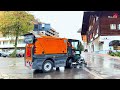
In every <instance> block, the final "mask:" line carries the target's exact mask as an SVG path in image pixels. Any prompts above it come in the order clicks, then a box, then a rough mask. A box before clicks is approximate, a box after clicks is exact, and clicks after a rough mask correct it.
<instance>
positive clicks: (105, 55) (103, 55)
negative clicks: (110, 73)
mask: <svg viewBox="0 0 120 90" xmlns="http://www.w3.org/2000/svg"><path fill="white" fill-rule="evenodd" d="M83 53H87V54H93V55H98V56H102V57H109V58H113V59H118V60H120V57H117V56H110V55H108V54H98V53H91V52H83Z"/></svg>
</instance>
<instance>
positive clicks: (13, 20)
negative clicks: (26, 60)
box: [0, 11, 34, 57]
mask: <svg viewBox="0 0 120 90" xmlns="http://www.w3.org/2000/svg"><path fill="white" fill-rule="evenodd" d="M33 20H34V16H33V15H31V14H30V13H29V12H26V11H2V12H0V32H1V33H2V34H3V36H5V37H14V38H15V44H14V48H15V50H14V52H13V56H14V57H15V56H16V50H17V41H18V38H19V36H21V35H23V34H26V33H28V32H29V31H30V30H32V29H33V23H32V21H33Z"/></svg>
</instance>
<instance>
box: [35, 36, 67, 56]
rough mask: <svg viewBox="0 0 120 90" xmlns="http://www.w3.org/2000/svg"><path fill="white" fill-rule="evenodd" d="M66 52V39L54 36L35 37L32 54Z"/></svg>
mask: <svg viewBox="0 0 120 90" xmlns="http://www.w3.org/2000/svg"><path fill="white" fill-rule="evenodd" d="M65 53H67V39H66V38H54V37H47V36H46V37H41V38H37V41H36V42H35V53H34V54H65Z"/></svg>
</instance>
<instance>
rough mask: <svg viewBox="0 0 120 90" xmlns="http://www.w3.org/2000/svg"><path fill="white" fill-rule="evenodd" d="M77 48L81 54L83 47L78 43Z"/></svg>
mask: <svg viewBox="0 0 120 90" xmlns="http://www.w3.org/2000/svg"><path fill="white" fill-rule="evenodd" d="M77 47H78V49H79V50H80V53H81V51H83V50H84V46H83V45H82V43H81V42H80V43H79V45H78V46H77Z"/></svg>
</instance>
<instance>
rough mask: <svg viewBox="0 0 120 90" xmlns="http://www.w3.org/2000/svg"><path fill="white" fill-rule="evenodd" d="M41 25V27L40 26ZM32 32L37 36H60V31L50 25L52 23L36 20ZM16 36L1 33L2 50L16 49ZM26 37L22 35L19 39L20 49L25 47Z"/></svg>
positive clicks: (0, 48)
mask: <svg viewBox="0 0 120 90" xmlns="http://www.w3.org/2000/svg"><path fill="white" fill-rule="evenodd" d="M40 26H41V28H40ZM30 32H32V33H34V34H35V35H36V36H37V35H38V36H53V37H59V33H58V32H56V31H55V30H54V29H53V28H51V27H50V24H46V23H38V22H34V29H33V30H31V31H30ZM14 43H15V38H14V37H9V38H7V37H3V35H2V33H0V50H1V51H9V50H13V49H14ZM25 45H26V44H25V43H24V37H23V36H20V37H19V39H18V45H17V47H18V49H24V47H25Z"/></svg>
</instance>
